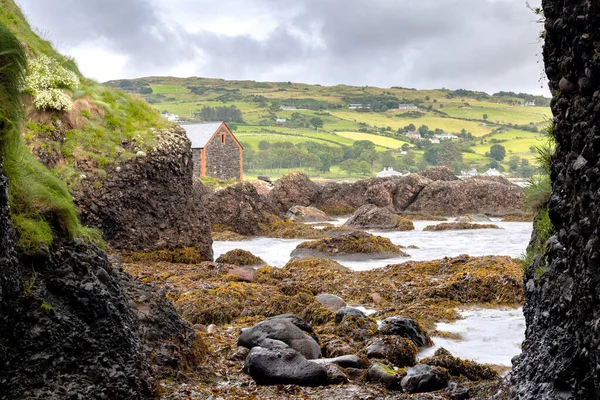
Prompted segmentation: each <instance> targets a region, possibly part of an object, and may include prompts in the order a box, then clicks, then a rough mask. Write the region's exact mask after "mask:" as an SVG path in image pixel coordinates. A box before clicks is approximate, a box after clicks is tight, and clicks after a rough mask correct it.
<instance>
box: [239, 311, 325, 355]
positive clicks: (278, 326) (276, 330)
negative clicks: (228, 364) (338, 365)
mask: <svg viewBox="0 0 600 400" xmlns="http://www.w3.org/2000/svg"><path fill="white" fill-rule="evenodd" d="M266 339H274V340H279V341H281V342H283V343H285V344H286V345H288V346H289V347H291V348H292V349H294V350H296V351H298V352H299V353H300V354H302V355H303V356H304V357H306V358H307V359H309V360H310V359H315V358H320V357H321V348H320V347H319V344H318V343H317V341H316V340H315V339H313V338H312V337H310V336H308V335H307V334H306V333H304V331H303V330H302V329H300V328H298V327H297V326H296V325H294V324H293V323H291V322H290V321H289V320H286V319H277V318H275V319H267V320H264V321H262V322H259V323H258V324H256V325H254V326H253V327H251V328H248V329H245V330H244V331H243V332H242V334H241V335H240V337H239V338H238V345H239V346H244V347H247V348H249V349H250V348H253V347H255V346H262V343H263V341H265V340H266ZM268 343H270V342H268Z"/></svg>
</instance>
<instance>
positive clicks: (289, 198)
mask: <svg viewBox="0 0 600 400" xmlns="http://www.w3.org/2000/svg"><path fill="white" fill-rule="evenodd" d="M320 191H321V187H320V186H319V185H318V184H316V183H315V182H313V181H311V180H310V178H309V177H308V176H307V175H306V174H303V173H301V172H293V173H291V174H289V175H285V176H283V177H281V179H279V180H278V181H276V182H275V185H274V187H273V190H271V192H270V193H269V200H270V201H271V203H272V204H273V206H274V207H275V208H276V209H277V210H279V212H281V213H286V212H287V211H288V210H289V209H290V208H291V207H293V206H305V207H307V206H310V205H311V204H313V203H314V202H315V201H316V200H317V197H318V195H319V192H320Z"/></svg>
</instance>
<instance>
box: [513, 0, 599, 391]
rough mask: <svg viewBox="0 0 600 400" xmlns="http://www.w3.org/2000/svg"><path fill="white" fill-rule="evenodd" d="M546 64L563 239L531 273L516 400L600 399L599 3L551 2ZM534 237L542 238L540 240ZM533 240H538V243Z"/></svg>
mask: <svg viewBox="0 0 600 400" xmlns="http://www.w3.org/2000/svg"><path fill="white" fill-rule="evenodd" d="M542 4H543V11H544V16H545V20H546V23H545V30H546V32H545V46H544V61H545V64H546V74H547V75H548V80H549V86H550V91H551V92H552V93H556V96H555V98H554V99H553V101H552V112H553V114H554V127H553V135H554V137H555V139H556V152H555V154H554V156H553V162H552V174H551V178H552V182H553V183H552V195H551V197H550V202H549V214H550V220H551V222H552V225H553V227H554V229H553V231H554V236H552V237H551V238H550V239H549V240H548V241H547V242H546V254H545V256H544V257H541V259H540V260H539V262H537V263H535V265H531V266H530V267H529V268H527V270H526V275H525V279H524V282H525V288H526V289H525V296H526V297H525V307H524V313H525V319H526V322H527V330H526V335H525V336H526V339H525V342H524V343H523V353H522V354H521V355H520V356H519V357H518V358H517V359H516V360H515V362H514V363H513V366H514V370H513V373H512V380H511V382H512V384H513V393H512V396H513V398H514V399H520V400H521V399H532V400H533V399H542V398H544V399H597V398H600V268H599V266H600V239H599V238H600V224H599V223H598V221H599V219H600V208H599V207H598V204H600V168H599V162H600V141H599V140H598V131H599V130H600V120H599V118H598V115H599V114H598V112H599V110H600V80H599V79H600V75H599V74H598V73H599V72H600V53H599V52H598V41H597V40H598V37H599V35H600V24H599V23H598V16H599V15H600V5H599V3H598V2H596V1H588V0H571V1H568V2H567V1H563V0H545V1H543V3H542ZM534 240H535V238H534ZM532 243H533V242H532Z"/></svg>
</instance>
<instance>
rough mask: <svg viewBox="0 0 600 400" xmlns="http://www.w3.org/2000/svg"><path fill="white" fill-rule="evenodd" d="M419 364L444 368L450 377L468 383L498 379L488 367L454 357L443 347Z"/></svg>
mask: <svg viewBox="0 0 600 400" xmlns="http://www.w3.org/2000/svg"><path fill="white" fill-rule="evenodd" d="M420 363H421V364H427V365H430V366H432V367H441V368H444V369H445V370H446V371H448V374H450V375H451V376H456V377H460V376H464V377H465V378H467V379H469V380H470V381H485V380H494V379H498V378H499V376H498V373H497V372H496V371H494V370H493V369H492V368H491V367H490V366H488V365H483V364H479V363H476V362H475V361H470V360H462V359H460V358H457V357H454V356H453V355H452V354H450V352H448V350H446V349H444V348H443V347H440V348H439V349H437V350H436V351H435V353H434V354H433V356H431V357H427V358H424V359H422V360H421V361H420Z"/></svg>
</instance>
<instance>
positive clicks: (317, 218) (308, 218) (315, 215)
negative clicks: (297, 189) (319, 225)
mask: <svg viewBox="0 0 600 400" xmlns="http://www.w3.org/2000/svg"><path fill="white" fill-rule="evenodd" d="M285 217H286V218H287V219H289V220H292V221H294V222H327V221H332V218H331V217H330V216H329V215H327V214H325V213H324V212H323V211H321V210H319V209H318V208H314V207H302V206H294V207H292V208H290V209H289V210H288V212H287V214H286V216H285Z"/></svg>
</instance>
